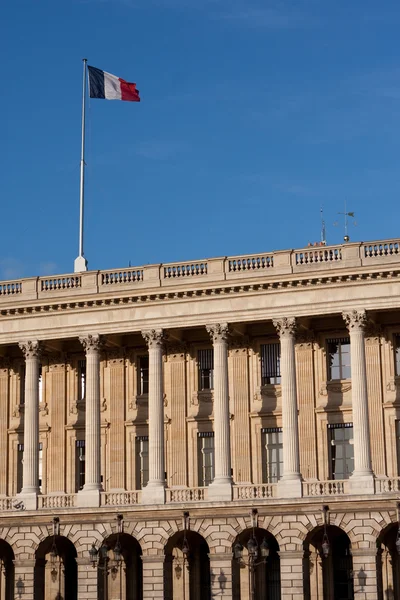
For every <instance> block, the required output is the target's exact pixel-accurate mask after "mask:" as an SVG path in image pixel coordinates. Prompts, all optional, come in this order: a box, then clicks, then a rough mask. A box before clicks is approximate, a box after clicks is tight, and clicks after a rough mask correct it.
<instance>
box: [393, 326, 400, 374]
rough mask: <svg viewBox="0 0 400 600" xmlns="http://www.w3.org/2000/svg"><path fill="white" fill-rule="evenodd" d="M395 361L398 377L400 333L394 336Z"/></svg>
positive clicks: (399, 371) (399, 369)
mask: <svg viewBox="0 0 400 600" xmlns="http://www.w3.org/2000/svg"><path fill="white" fill-rule="evenodd" d="M394 347H395V359H396V375H397V376H400V333H396V335H395V336H394Z"/></svg>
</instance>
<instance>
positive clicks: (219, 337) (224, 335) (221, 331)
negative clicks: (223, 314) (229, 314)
mask: <svg viewBox="0 0 400 600" xmlns="http://www.w3.org/2000/svg"><path fill="white" fill-rule="evenodd" d="M206 329H207V332H208V333H209V334H210V336H211V339H212V341H213V343H214V344H215V343H217V344H218V342H227V341H228V336H229V326H228V323H215V325H206Z"/></svg>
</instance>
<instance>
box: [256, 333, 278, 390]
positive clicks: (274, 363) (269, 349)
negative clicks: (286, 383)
mask: <svg viewBox="0 0 400 600" xmlns="http://www.w3.org/2000/svg"><path fill="white" fill-rule="evenodd" d="M280 382H281V345H280V344H279V342H278V343H276V344H262V345H261V385H268V384H271V383H272V384H279V383H280Z"/></svg>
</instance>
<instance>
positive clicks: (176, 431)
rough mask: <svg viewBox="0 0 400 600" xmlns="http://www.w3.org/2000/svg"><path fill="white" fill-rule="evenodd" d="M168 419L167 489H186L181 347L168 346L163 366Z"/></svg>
mask: <svg viewBox="0 0 400 600" xmlns="http://www.w3.org/2000/svg"><path fill="white" fill-rule="evenodd" d="M166 366H167V368H168V371H167V373H166V375H167V377H166V382H167V384H166V386H167V401H168V415H169V416H170V417H171V424H170V427H169V439H168V446H169V452H168V468H167V474H168V486H170V487H171V486H186V485H188V473H187V470H188V458H187V445H188V440H187V430H186V416H187V393H186V389H187V385H186V383H187V382H186V351H185V347H184V346H179V345H176V346H169V347H168V361H167V363H166Z"/></svg>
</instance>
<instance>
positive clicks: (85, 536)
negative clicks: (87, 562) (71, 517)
mask: <svg viewBox="0 0 400 600" xmlns="http://www.w3.org/2000/svg"><path fill="white" fill-rule="evenodd" d="M62 531H63V530H62ZM63 533H64V534H66V533H67V531H66V530H64V531H63ZM111 534H112V530H111V527H110V528H108V527H105V526H104V524H102V523H99V524H96V525H93V527H92V529H82V528H81V527H80V526H79V525H73V526H72V527H70V528H69V530H68V539H70V540H71V542H72V543H73V544H74V546H75V548H76V551H77V554H78V557H79V558H88V552H89V550H90V548H91V547H92V545H93V544H94V545H95V546H96V547H97V548H99V547H100V546H101V545H102V544H103V541H104V539H105V538H106V537H107V536H108V535H111Z"/></svg>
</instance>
